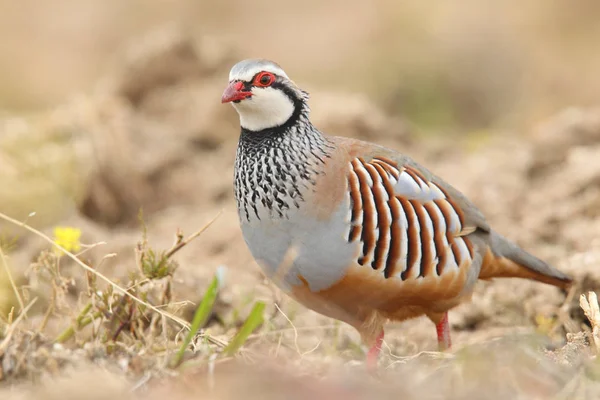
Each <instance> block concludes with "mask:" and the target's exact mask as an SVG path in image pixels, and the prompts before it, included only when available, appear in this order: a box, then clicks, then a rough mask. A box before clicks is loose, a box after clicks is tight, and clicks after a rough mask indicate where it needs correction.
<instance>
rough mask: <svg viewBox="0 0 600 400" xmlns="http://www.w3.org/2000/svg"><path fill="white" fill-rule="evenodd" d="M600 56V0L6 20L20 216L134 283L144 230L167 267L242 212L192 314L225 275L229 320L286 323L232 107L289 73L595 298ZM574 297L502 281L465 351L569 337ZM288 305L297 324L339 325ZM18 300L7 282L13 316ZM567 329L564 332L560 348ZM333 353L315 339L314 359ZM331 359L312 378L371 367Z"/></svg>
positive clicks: (189, 283) (177, 7)
mask: <svg viewBox="0 0 600 400" xmlns="http://www.w3.org/2000/svg"><path fill="white" fill-rule="evenodd" d="M599 46H600V2H598V1H597V0H555V1H548V0H528V1H523V0H520V1H517V0H505V1H501V2H499V1H491V0H463V1H461V2H456V1H450V0H439V1H436V2H423V1H418V0H404V1H393V0H373V1H357V0H331V1H320V0H304V1H273V0H271V1H266V0H253V1H248V0H218V1H216V0H214V1H213V0H210V1H209V0H129V1H123V0H77V1H75V0H52V1H45V2H40V1H34V0H20V1H14V0H0V182H1V184H0V212H2V213H5V214H7V215H9V216H11V217H13V218H16V219H18V220H27V223H28V224H30V225H32V226H34V227H36V228H39V229H41V230H42V231H43V232H45V233H47V234H49V235H52V232H53V230H54V228H56V227H61V226H63V227H71V228H74V229H76V230H77V231H80V232H81V238H80V240H81V242H82V243H83V244H86V243H87V244H90V243H96V242H100V241H103V242H106V244H105V245H103V246H98V247H97V248H94V249H93V250H91V251H88V252H87V253H86V257H88V260H89V262H90V264H91V265H96V266H97V265H99V264H101V271H102V272H103V273H105V274H106V275H107V276H110V277H111V278H115V279H117V278H118V277H123V276H125V275H127V274H128V271H130V270H131V269H132V268H133V269H135V260H134V257H133V254H134V253H133V249H134V247H135V245H136V243H137V242H138V241H139V240H140V237H141V228H140V223H139V212H140V210H143V217H144V221H145V223H146V228H147V232H148V239H149V241H150V242H151V243H152V245H153V246H155V247H156V248H158V249H168V248H170V247H171V245H172V243H173V240H174V234H175V232H176V231H177V229H182V230H183V231H184V232H185V233H186V234H190V233H192V232H194V231H196V230H198V229H199V228H200V227H202V226H204V224H205V223H206V222H208V221H209V220H211V219H212V218H213V217H215V215H217V213H218V212H219V211H223V212H222V214H221V215H220V216H219V217H218V219H217V220H216V222H215V223H214V224H213V225H212V226H211V227H210V228H209V230H207V231H206V232H205V233H204V234H203V235H202V236H201V237H200V238H198V239H197V240H196V241H195V242H194V243H193V244H192V245H189V246H187V247H186V248H185V249H184V250H182V251H181V252H180V253H178V254H177V259H178V261H179V263H180V265H181V267H180V268H179V270H178V272H177V279H175V281H174V283H173V285H174V286H173V287H174V293H176V296H175V297H176V298H177V299H179V300H181V299H185V300H191V301H194V302H197V301H198V300H199V299H200V298H201V297H202V295H203V291H202V290H203V289H202V288H204V287H206V285H207V282H208V280H209V279H210V278H211V277H212V276H213V274H214V273H215V270H216V268H217V267H218V266H225V267H226V270H228V271H233V273H231V272H230V273H229V274H228V277H229V278H228V280H227V287H226V289H225V290H224V291H223V296H224V297H223V299H222V301H223V304H224V305H223V304H222V307H223V308H222V310H225V311H223V312H224V313H225V312H230V311H231V309H232V308H234V309H236V310H238V311H239V309H242V310H244V307H246V308H247V307H248V305H249V304H252V303H251V302H250V301H249V300H248V299H254V298H266V299H268V300H267V303H268V304H269V306H271V305H272V303H273V294H272V293H273V292H272V290H271V289H269V288H268V286H267V284H266V283H265V281H264V280H263V279H262V276H261V275H260V272H259V269H258V267H257V266H256V265H254V263H253V260H252V258H251V257H250V255H249V253H248V251H247V249H246V246H245V244H244V242H243V240H242V238H241V235H240V231H239V225H238V220H237V215H236V210H235V205H234V200H233V193H232V175H233V162H234V157H235V148H236V144H237V139H238V134H239V122H238V118H237V115H236V114H235V112H234V110H233V109H232V108H231V107H229V106H224V105H221V104H220V96H221V93H222V91H223V89H224V87H225V85H226V83H227V76H228V73H229V69H230V68H231V66H233V65H234V64H235V63H236V62H237V61H239V60H241V59H243V58H247V57H261V58H269V59H273V60H275V61H277V62H278V63H279V64H281V65H282V67H283V68H284V69H285V70H286V72H287V73H288V75H289V76H290V77H291V78H292V79H293V80H294V81H295V82H296V83H297V84H298V85H299V86H300V87H302V88H304V89H306V90H308V91H309V92H310V93H311V100H310V105H311V108H312V110H313V111H312V115H313V121H314V123H315V124H316V125H317V126H318V127H319V128H321V129H322V130H323V131H324V132H327V133H330V134H337V135H343V136H350V137H354V138H360V139H365V140H370V141H373V142H377V143H380V144H382V145H386V146H389V147H391V148H393V149H396V150H398V151H401V152H404V153H407V154H410V155H411V156H413V157H414V158H415V159H416V160H417V161H419V162H422V163H423V164H425V165H426V166H427V167H428V168H429V169H431V170H432V171H433V172H435V173H437V174H438V175H440V176H442V177H443V178H444V179H446V180H447V181H448V182H450V183H452V184H453V185H454V186H456V187H457V188H458V189H460V190H461V191H463V192H464V193H465V194H466V195H467V196H469V197H470V198H471V199H472V200H473V201H474V202H475V204H476V205H478V206H479V207H480V208H481V209H482V211H483V212H484V213H485V214H486V215H487V217H488V218H489V220H490V222H491V224H492V225H493V226H494V227H495V229H497V230H498V231H500V232H501V233H503V234H505V235H506V236H508V237H510V238H511V239H513V240H515V241H517V242H518V243H519V244H520V245H522V246H524V247H526V248H527V249H528V250H530V251H532V252H533V253H534V254H536V255H538V256H540V257H542V258H545V259H546V260H548V261H550V262H551V263H553V264H555V265H556V266H557V267H559V268H561V269H563V270H565V271H568V272H570V273H572V274H573V275H575V276H576V277H577V278H580V280H581V281H582V282H585V285H584V287H583V288H582V289H581V290H584V289H586V290H587V289H592V290H595V289H597V288H600V272H598V271H600V269H599V268H598V267H597V266H598V263H599V262H600V242H599V241H598V238H600V108H599V107H598V106H599V105H600V98H599V96H600V73H599V72H598V71H600V51H599V50H600V47H599ZM33 212H35V215H32V213H33ZM77 240H79V239H77ZM0 246H2V249H3V250H4V251H5V253H7V254H8V255H9V257H8V258H7V260H8V264H9V267H10V268H11V270H12V271H13V274H14V276H15V279H17V281H18V282H19V283H21V284H24V285H26V286H27V287H28V288H29V289H28V290H30V291H31V292H35V293H36V295H38V296H40V299H41V300H40V301H38V305H37V306H36V307H38V310H37V311H38V314H37V315H38V317H40V316H41V315H42V311H44V309H45V308H44V307H46V308H47V304H48V303H47V301H48V298H49V297H50V294H48V293H46V294H44V293H43V290H42V286H40V285H39V283H36V282H35V279H33V278H32V277H31V274H30V272H31V271H30V270H29V266H30V264H31V262H32V261H33V260H35V258H36V257H37V255H39V254H40V251H41V250H43V249H45V248H47V247H48V245H47V244H46V243H44V242H43V241H41V240H39V238H36V237H35V236H33V235H29V234H26V233H25V232H24V231H23V230H22V229H21V228H19V227H17V226H15V225H14V224H10V223H6V222H5V221H0ZM112 253H116V256H111V257H110V258H104V256H105V255H106V254H112ZM75 271H76V272H75V277H76V279H75V280H76V281H77V282H78V284H77V285H79V286H78V288H79V289H81V288H83V287H84V286H85V285H84V281H85V279H84V278H83V274H82V273H81V271H80V270H78V269H75ZM36 285H37V286H36ZM71 295H73V293H71ZM76 297H77V296H76V295H73V298H72V299H71V300H73V301H74V302H75V301H76V300H77V298H76ZM277 299H279V297H277ZM564 299H565V297H564V293H563V294H561V293H558V292H557V291H555V289H553V288H549V287H546V286H543V285H538V284H533V283H531V282H523V281H518V282H513V281H510V282H507V281H500V282H492V283H489V282H486V283H481V285H480V286H479V289H478V291H477V293H476V294H475V296H474V301H473V303H472V304H468V305H465V306H461V307H459V308H458V309H457V310H456V311H454V312H453V314H452V316H451V321H452V329H453V331H454V332H453V335H455V336H454V337H455V338H456V339H455V341H456V342H457V343H469V342H471V343H472V342H477V341H478V340H480V339H481V338H482V337H494V336H497V335H503V334H506V333H507V332H515V331H516V330H517V329H518V328H523V329H526V330H535V329H540V326H542V328H543V326H546V325H548V324H546V325H544V321H557V320H560V321H562V320H563V319H561V318H563V317H564V316H563V317H560V318H558V317H557V312H558V311H557V310H558V307H559V306H561V304H562V303H563V301H565V300H564ZM577 299H578V296H577V295H574V296H573V297H571V298H569V299H568V301H567V303H568V302H571V303H573V304H572V307H571V306H570V305H569V304H570V303H569V304H567V306H566V310H567V311H568V312H569V313H570V314H569V315H570V317H569V318H573V321H575V322H574V324H575V325H574V326H575V328H574V329H573V332H579V331H580V330H581V329H580V328H581V326H582V325H581V324H582V323H583V321H584V320H585V319H584V318H583V316H582V313H581V311H580V309H579V307H578V305H577ZM281 301H282V303H281V304H282V308H283V309H285V310H286V311H287V312H289V313H290V315H292V314H293V315H294V316H295V317H293V320H294V323H295V324H296V326H299V327H303V326H311V325H315V324H317V323H321V324H331V321H328V320H325V319H322V318H321V317H319V316H316V315H315V314H313V313H311V312H308V311H306V310H304V309H302V308H298V307H296V306H294V305H293V304H292V302H286V301H287V300H281ZM15 302H16V300H15V298H14V293H13V291H12V289H11V285H10V284H9V282H8V279H7V276H6V272H5V269H1V268H0V311H2V315H4V313H5V312H7V311H8V310H10V307H12V306H14V305H15V304H16V303H15ZM232 305H233V306H232ZM236 307H239V309H238V308H236ZM563 308H564V307H563ZM227 310H229V311H227ZM578 310H579V311H578ZM238 311H236V312H238ZM563 311H564V309H563ZM571 311H572V312H571ZM274 313H275V314H277V311H276V310H275V311H274ZM241 314H243V312H241ZM275 314H274V315H275ZM64 315H67V314H66V313H64V314H63V316H64ZM277 315H279V314H277ZM57 316H59V317H60V313H58V312H57ZM65 318H66V317H65ZM58 319H59V318H58ZM274 321H275V322H273V323H274V324H275V323H276V324H279V325H280V326H283V327H287V326H288V325H287V323H288V321H287V320H284V319H282V318H279V319H275V318H274ZM569 321H571V320H569ZM51 325H52V324H50V326H51ZM58 325H60V323H59V324H58ZM63 325H64V324H63ZM544 329H545V328H544ZM223 330H224V331H225V332H228V331H227V326H225V327H224V328H223ZM565 331H568V329H567V330H565V328H564V327H563V325H560V329H559V328H557V329H552V333H553V334H554V335H555V337H559V339H560V340H563V339H564V333H565ZM344 332H347V333H348V335H350V336H352V335H353V333H351V332H350V331H349V330H346V331H344ZM392 332H393V331H392ZM388 336H389V338H390V339H389V342H388V344H389V346H390V349H391V351H393V352H395V353H396V354H414V352H415V351H416V349H433V348H434V347H435V341H434V337H433V336H432V331H431V326H430V325H429V322H428V321H423V320H415V321H409V322H407V323H405V324H402V326H401V328H399V329H398V330H397V331H396V333H391V334H390V335H387V336H386V340H388V339H387V337H388ZM269 337H270V336H269ZM323 337H325V341H326V342H327V340H328V339H330V338H328V337H327V336H322V335H321V336H320V335H312V334H306V335H302V337H301V339H300V340H301V341H302V345H303V348H305V349H310V348H313V347H314V346H315V345H316V346H319V343H320V340H321V339H323ZM336 337H337V336H336ZM272 338H273V339H274V340H275V339H276V336H272ZM286 340H287V342H286V341H284V343H287V344H288V345H289V346H288V347H289V348H292V345H291V344H290V343H293V340H294V339H293V338H292V337H287V336H286ZM336 340H337V339H336ZM353 340H356V337H354V339H353ZM327 343H329V344H330V346H329V347H327V346H325V345H323V346H321V347H320V348H319V350H318V351H315V352H313V353H311V356H310V357H301V359H302V360H303V362H304V360H311V361H314V360H316V359H319V360H321V361H322V360H325V359H326V358H327V357H329V358H327V360H331V354H338V353H339V350H340V348H341V349H342V350H343V349H344V346H346V348H350V347H351V346H349V345H348V344H347V343H348V341H347V340H346V341H345V340H341V339H340V341H339V342H338V341H335V344H334V345H332V346H334V347H335V346H337V347H336V348H335V349H333V351H331V343H334V342H333V339H332V340H330V341H328V342H327ZM344 343H346V344H344ZM263 345H266V346H267V348H268V349H273V348H275V347H277V349H279V347H278V346H279V345H277V346H274V345H273V343H271V342H269V341H268V340H267V339H263ZM323 347H325V350H323ZM348 351H349V350H348ZM350 353H351V354H350V356H349V357H348V358H350V359H354V358H356V352H354V353H352V352H350ZM286 354H292V355H296V353H295V352H293V351H288V353H286ZM324 355H325V356H327V357H323V356H324ZM319 357H321V358H319ZM490 392H491V391H490Z"/></svg>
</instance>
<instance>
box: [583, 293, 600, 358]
mask: <svg viewBox="0 0 600 400" xmlns="http://www.w3.org/2000/svg"><path fill="white" fill-rule="evenodd" d="M579 306H580V307H581V308H582V309H583V312H584V313H585V316H586V317H587V319H588V320H589V321H590V324H592V338H593V339H594V346H595V348H596V353H598V352H599V351H600V305H599V304H598V296H596V293H594V292H588V294H587V297H586V296H585V294H582V295H581V297H579Z"/></svg>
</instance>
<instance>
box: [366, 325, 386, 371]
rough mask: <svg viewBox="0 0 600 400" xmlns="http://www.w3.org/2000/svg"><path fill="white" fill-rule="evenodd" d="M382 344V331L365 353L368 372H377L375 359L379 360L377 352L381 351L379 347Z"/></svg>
mask: <svg viewBox="0 0 600 400" xmlns="http://www.w3.org/2000/svg"><path fill="white" fill-rule="evenodd" d="M382 344H383V330H382V331H381V333H380V334H379V336H377V339H376V340H375V344H374V345H373V347H371V348H370V349H369V352H368V353H367V369H368V370H369V371H375V370H377V359H378V358H379V352H380V351H381V345H382Z"/></svg>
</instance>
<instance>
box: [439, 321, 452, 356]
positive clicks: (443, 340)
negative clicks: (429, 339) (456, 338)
mask: <svg viewBox="0 0 600 400" xmlns="http://www.w3.org/2000/svg"><path fill="white" fill-rule="evenodd" d="M435 330H436V332H437V340H438V349H439V351H446V350H448V349H450V347H451V346H452V341H451V340H450V325H449V324H448V313H447V312H446V313H444V316H443V317H442V319H441V320H440V322H438V323H437V324H436V325H435Z"/></svg>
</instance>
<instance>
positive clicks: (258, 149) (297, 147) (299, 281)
mask: <svg viewBox="0 0 600 400" xmlns="http://www.w3.org/2000/svg"><path fill="white" fill-rule="evenodd" d="M221 101H222V102H223V103H231V104H232V105H233V107H234V108H235V109H236V111H237V112H238V114H239V117H240V125H241V134H240V140H239V143H238V149H237V155H236V161H235V177H234V188H235V198H236V203H237V208H238V214H239V219H240V225H241V228H242V234H243V237H244V240H245V241H246V243H247V245H248V248H249V249H250V252H251V253H252V255H253V256H254V258H255V259H256V261H257V263H258V264H259V265H260V266H261V268H262V269H263V271H264V272H265V274H266V275H267V276H269V277H270V278H271V279H273V280H274V282H275V283H276V284H277V285H278V286H279V287H280V288H281V289H282V290H284V291H285V292H286V293H288V294H289V295H290V296H291V297H293V298H294V299H296V300H297V301H298V302H300V303H302V304H304V305H305V306H306V307H308V308H310V309H312V310H314V311H316V312H318V313H321V314H324V315H326V316H329V317H331V318H335V319H338V320H341V321H344V322H346V323H348V324H350V325H352V326H353V327H354V328H356V329H357V330H358V331H359V333H360V334H361V337H362V340H363V341H364V343H365V344H367V345H368V346H370V348H371V349H370V350H369V353H368V355H367V362H368V364H369V365H370V366H371V367H373V366H374V365H376V362H377V355H378V353H379V351H380V348H381V344H382V340H383V326H384V323H385V322H386V321H389V320H392V321H402V320H406V319H408V318H414V317H419V316H427V317H428V318H429V319H431V320H432V321H433V322H434V324H435V326H436V331H437V337H438V344H439V347H440V348H441V349H446V348H448V347H450V330H449V324H448V311H449V310H450V309H452V308H453V307H455V306H457V305H458V304H460V303H461V302H463V301H466V300H468V299H469V298H470V296H471V294H472V292H473V289H474V286H475V283H476V282H477V280H478V279H490V278H495V277H518V278H526V279H532V280H536V281H539V282H543V283H546V284H551V285H555V286H558V287H561V288H564V287H567V286H568V285H569V284H570V283H571V278H570V277H568V276H567V275H565V274H563V273H562V272H560V271H559V270H557V269H555V268H553V267H551V266H550V265H548V264H547V263H545V262H544V261H542V260H540V259H538V258H536V257H535V256H533V255H531V254H529V253H527V252H526V251H525V250H523V249H521V248H520V247H518V246H517V245H515V244H514V243H512V242H511V241H509V240H508V239H506V238H504V237H503V236H501V235H500V234H499V233H497V232H496V231H494V230H493V229H492V228H491V227H490V226H489V224H488V222H487V221H486V219H485V217H484V216H483V215H482V213H481V212H480V211H479V210H478V209H477V207H475V205H473V203H471V202H470V201H469V200H468V199H467V198H466V197H465V196H464V195H462V194H461V193H460V192H459V191H458V190H456V189H455V188H453V187H452V186H451V185H449V184H447V183H446V182H444V181H443V180H442V179H441V178H439V177H437V176H436V175H434V174H432V173H431V172H430V171H428V170H427V169H426V168H424V167H423V166H421V165H419V164H418V163H416V162H415V161H413V160H412V159H411V158H409V157H408V156H406V155H403V154H401V153H399V152H396V151H394V150H391V149H388V148H384V147H381V146H378V145H376V144H372V143H368V142H363V141H360V140H355V139H350V138H344V137H335V136H328V135H326V134H324V133H322V132H320V131H319V130H318V129H317V128H316V127H315V126H313V124H312V123H311V121H310V114H309V113H310V109H309V107H308V104H307V101H308V94H307V93H306V92H304V91H302V90H301V89H300V88H298V87H297V86H296V84H295V83H294V82H293V81H291V80H290V79H289V78H288V76H287V74H286V73H285V72H284V71H283V69H282V68H281V67H280V66H279V65H277V64H276V63H274V62H272V61H268V60H252V59H251V60H244V61H241V62H239V63H238V64H236V65H235V66H233V68H232V69H231V72H230V74H229V85H228V86H227V88H226V89H225V92H224V93H223V97H222V99H221Z"/></svg>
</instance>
